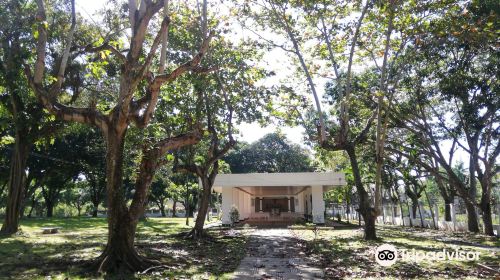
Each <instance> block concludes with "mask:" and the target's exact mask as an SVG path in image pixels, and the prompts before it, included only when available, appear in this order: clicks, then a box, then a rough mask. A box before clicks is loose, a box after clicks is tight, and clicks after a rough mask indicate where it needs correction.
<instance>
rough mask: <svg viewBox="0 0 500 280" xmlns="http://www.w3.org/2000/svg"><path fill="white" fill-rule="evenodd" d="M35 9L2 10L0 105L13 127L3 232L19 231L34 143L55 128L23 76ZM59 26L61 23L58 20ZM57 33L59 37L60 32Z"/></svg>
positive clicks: (13, 5)
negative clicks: (27, 168)
mask: <svg viewBox="0 0 500 280" xmlns="http://www.w3.org/2000/svg"><path fill="white" fill-rule="evenodd" d="M34 12H35V7H34V6H33V4H32V3H30V2H28V1H8V2H6V4H5V5H2V9H1V11H0V18H1V21H0V34H1V37H0V38H1V47H0V55H1V58H0V104H1V106H2V109H6V110H7V111H8V114H9V119H10V121H11V123H12V124H13V131H12V134H11V135H12V136H11V137H12V140H13V145H12V148H11V149H12V153H11V160H10V167H9V177H8V178H9V179H8V181H7V189H8V196H7V206H6V214H5V220H4V223H3V225H2V228H1V232H2V233H6V234H12V233H15V232H17V230H18V228H19V217H20V211H21V208H22V204H23V200H24V198H23V194H24V193H25V188H26V165H27V161H28V158H29V154H30V151H31V149H32V147H33V146H34V144H35V142H36V141H37V140H38V139H40V138H42V137H45V136H47V135H50V134H51V133H52V132H53V131H54V130H55V129H56V125H55V124H54V122H53V120H52V118H51V117H49V116H48V115H47V114H46V113H44V112H43V110H42V106H40V104H39V103H38V102H37V101H36V99H35V98H34V96H33V93H32V91H31V90H30V88H29V86H28V83H27V81H26V79H25V78H24V76H23V68H22V65H23V62H24V61H26V60H28V59H31V58H32V53H31V49H32V48H33V40H32V39H31V38H30V36H29V34H30V33H31V22H30V21H31V17H30V15H32V14H33V13H34ZM55 23H56V25H57V24H58V23H59V22H58V21H57V20H55ZM54 33H56V34H57V31H55V32H54Z"/></svg>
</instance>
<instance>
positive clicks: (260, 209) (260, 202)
mask: <svg viewBox="0 0 500 280" xmlns="http://www.w3.org/2000/svg"><path fill="white" fill-rule="evenodd" d="M262 199H263V197H261V198H260V199H259V204H260V206H259V212H260V213H262V212H264V211H263V210H262Z"/></svg>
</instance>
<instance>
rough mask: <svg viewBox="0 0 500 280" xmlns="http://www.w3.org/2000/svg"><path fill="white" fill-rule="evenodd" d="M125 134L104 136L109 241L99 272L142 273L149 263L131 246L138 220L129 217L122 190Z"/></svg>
mask: <svg viewBox="0 0 500 280" xmlns="http://www.w3.org/2000/svg"><path fill="white" fill-rule="evenodd" d="M125 132H126V129H123V130H122V131H121V133H119V132H116V131H115V130H112V129H110V130H109V131H108V133H107V134H106V144H107V151H106V179H107V180H106V187H107V199H108V242H107V245H106V248H105V249H104V252H103V253H102V255H101V256H100V257H99V258H98V261H99V271H101V272H110V273H113V272H120V271H142V270H144V269H146V268H147V267H148V266H149V264H148V261H146V259H144V258H142V257H141V256H139V254H138V253H137V251H136V250H135V247H134V239H135V230H136V226H137V222H138V219H137V217H131V215H130V213H129V210H128V207H127V205H126V203H125V201H126V200H125V198H124V191H123V152H124V144H125Z"/></svg>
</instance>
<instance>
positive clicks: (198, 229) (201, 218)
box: [190, 176, 212, 238]
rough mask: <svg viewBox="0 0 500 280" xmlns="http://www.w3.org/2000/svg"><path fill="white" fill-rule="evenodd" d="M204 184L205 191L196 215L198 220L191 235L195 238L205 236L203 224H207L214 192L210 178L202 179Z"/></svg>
mask: <svg viewBox="0 0 500 280" xmlns="http://www.w3.org/2000/svg"><path fill="white" fill-rule="evenodd" d="M201 183H202V186H203V193H202V194H201V201H200V204H199V205H200V206H199V207H198V215H197V216H196V221H195V223H194V228H193V230H192V231H191V233H190V235H191V236H192V237H193V238H200V237H203V234H204V232H203V226H204V225H205V219H206V216H207V212H208V206H209V204H210V195H211V194H212V184H210V182H209V180H208V178H206V176H204V178H202V179H201Z"/></svg>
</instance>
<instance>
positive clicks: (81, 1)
mask: <svg viewBox="0 0 500 280" xmlns="http://www.w3.org/2000/svg"><path fill="white" fill-rule="evenodd" d="M75 3H76V11H77V13H80V15H82V16H83V17H86V18H88V19H92V20H94V21H96V22H98V21H99V20H98V19H99V17H100V16H99V14H98V13H97V12H96V11H98V10H99V9H101V8H102V7H103V6H104V4H105V3H106V0H76V1H75ZM222 9H223V8H222ZM218 12H223V11H218ZM234 30H235V34H234V35H233V36H236V37H239V38H241V37H245V36H253V35H252V34H251V32H250V31H245V30H244V29H243V28H234ZM269 34H271V36H272V33H268V34H267V35H269ZM264 36H265V34H264ZM289 56H290V55H289V54H287V53H285V51H283V50H280V49H273V50H271V51H269V52H267V53H266V54H265V55H264V56H263V59H262V61H261V62H260V63H261V65H260V66H265V67H266V69H267V70H270V71H271V70H272V71H274V72H275V73H276V76H274V77H273V78H272V79H270V80H267V81H265V83H266V84H267V83H271V84H273V83H274V84H277V83H279V82H280V81H282V80H285V79H287V78H289V77H290V76H291V75H292V74H293V73H292V71H293V70H292V69H293V67H294V66H293V64H292V62H291V60H290V58H289ZM325 82H326V80H325V79H315V84H316V88H317V90H318V95H319V98H320V99H322V96H323V91H324V90H323V89H324V85H325ZM311 104H312V103H311ZM236 126H237V128H238V130H239V131H240V135H238V136H236V138H237V139H238V140H240V141H245V142H254V141H256V140H258V139H260V138H261V137H263V136H264V135H266V134H268V133H272V132H275V131H277V130H281V132H283V133H284V134H285V135H286V136H287V138H288V139H289V140H290V141H291V142H293V143H296V144H299V145H301V146H303V147H306V146H305V144H304V141H303V139H304V129H303V128H302V127H300V126H299V127H284V126H281V127H278V126H277V125H274V124H266V125H265V127H262V126H261V125H260V124H258V123H242V124H239V125H236ZM448 142H449V143H448ZM448 142H446V141H445V142H444V143H443V147H442V149H443V151H448V150H449V149H450V147H451V141H448ZM306 148H307V147H306ZM454 161H455V162H457V161H462V162H464V163H465V166H468V156H467V154H466V153H465V152H463V151H458V152H457V153H456V155H455V158H454Z"/></svg>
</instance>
